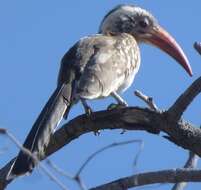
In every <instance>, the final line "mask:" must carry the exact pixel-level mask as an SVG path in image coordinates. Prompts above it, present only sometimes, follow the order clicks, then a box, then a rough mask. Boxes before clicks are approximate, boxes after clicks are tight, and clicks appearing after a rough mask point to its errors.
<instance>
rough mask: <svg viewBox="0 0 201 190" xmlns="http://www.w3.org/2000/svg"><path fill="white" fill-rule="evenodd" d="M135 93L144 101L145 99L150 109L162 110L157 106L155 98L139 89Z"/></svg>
mask: <svg viewBox="0 0 201 190" xmlns="http://www.w3.org/2000/svg"><path fill="white" fill-rule="evenodd" d="M134 93H135V95H136V96H137V97H138V98H140V99H141V100H142V101H144V102H145V103H146V104H147V105H148V106H149V108H150V109H152V110H153V111H160V110H159V109H158V107H157V106H156V104H155V103H154V100H153V98H152V97H149V96H147V95H145V94H143V93H142V92H140V91H139V90H136V91H135V92H134Z"/></svg>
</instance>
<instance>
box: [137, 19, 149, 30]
mask: <svg viewBox="0 0 201 190" xmlns="http://www.w3.org/2000/svg"><path fill="white" fill-rule="evenodd" d="M139 26H140V27H142V28H147V27H148V26H149V20H148V19H147V18H144V19H143V20H140V21H139Z"/></svg>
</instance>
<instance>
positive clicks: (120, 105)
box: [107, 103, 127, 110]
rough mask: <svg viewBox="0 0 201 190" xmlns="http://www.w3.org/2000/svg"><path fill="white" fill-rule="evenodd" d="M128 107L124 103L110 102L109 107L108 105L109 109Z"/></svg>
mask: <svg viewBox="0 0 201 190" xmlns="http://www.w3.org/2000/svg"><path fill="white" fill-rule="evenodd" d="M125 107H127V105H124V104H114V103H112V104H110V105H109V106H108V107H107V110H113V109H122V108H125Z"/></svg>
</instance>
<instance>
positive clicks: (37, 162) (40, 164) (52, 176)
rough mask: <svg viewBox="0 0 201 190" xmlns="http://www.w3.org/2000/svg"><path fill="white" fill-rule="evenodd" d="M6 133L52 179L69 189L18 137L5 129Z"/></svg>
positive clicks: (63, 187)
mask: <svg viewBox="0 0 201 190" xmlns="http://www.w3.org/2000/svg"><path fill="white" fill-rule="evenodd" d="M4 134H5V135H7V137H8V138H9V139H10V140H11V141H12V142H13V143H14V144H15V145H16V146H17V147H18V148H19V149H20V150H22V151H23V152H24V153H25V154H27V155H28V156H30V157H31V158H32V159H33V160H34V162H35V163H36V164H38V166H39V168H40V169H41V170H42V171H43V172H44V173H45V174H46V175H47V176H48V177H49V178H50V179H51V180H52V181H54V182H55V183H56V184H57V185H58V186H59V187H60V188H61V189H63V190H68V188H66V187H65V185H64V184H63V183H62V182H60V180H59V179H58V178H57V177H56V176H54V175H53V174H52V173H51V172H50V171H49V170H48V169H47V168H46V167H45V166H44V165H43V164H42V163H40V162H39V160H38V158H37V157H36V156H35V155H34V154H32V153H31V152H30V151H29V150H28V149H26V148H24V147H23V146H22V144H21V143H20V142H19V141H18V140H17V138H16V137H15V136H14V135H13V134H12V133H11V132H9V131H7V130H6V129H4Z"/></svg>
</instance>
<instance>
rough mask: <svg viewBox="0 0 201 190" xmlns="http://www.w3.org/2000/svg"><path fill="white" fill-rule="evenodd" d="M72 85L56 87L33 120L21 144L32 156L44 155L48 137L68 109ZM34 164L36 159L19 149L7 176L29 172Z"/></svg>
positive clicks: (39, 157) (9, 177)
mask: <svg viewBox="0 0 201 190" xmlns="http://www.w3.org/2000/svg"><path fill="white" fill-rule="evenodd" d="M71 92H72V85H71V84H62V85H60V86H58V87H57V88H56V90H55V91H54V92H53V94H52V96H51V97H50V98H49V100H48V102H47V103H46V105H45V107H44V108H43V110H42V111H41V113H40V115H39V116H38V118H37V120H36V121H35V123H34V125H33V127H32V129H31V131H30V132H29V134H28V136H27V138H26V140H25V142H24V144H23V146H24V148H26V149H28V150H29V151H30V152H31V153H32V155H34V157H36V158H37V159H39V160H40V159H41V158H42V157H43V156H44V150H45V147H47V145H48V143H49V140H50V137H51V135H52V134H53V132H54V130H55V129H56V126H57V125H58V124H59V122H60V121H61V119H62V118H63V116H64V114H65V115H67V113H66V112H68V111H69V107H70V106H71V105H70V100H71ZM35 165H36V160H34V159H33V157H30V156H29V155H28V154H26V153H25V152H24V151H23V150H21V151H20V152H19V154H18V156H17V157H16V160H15V161H14V163H13V165H12V167H11V169H10V171H9V173H8V175H7V178H8V179H12V178H14V177H16V176H19V175H23V174H25V173H27V172H31V171H32V169H33V168H34V167H35Z"/></svg>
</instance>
